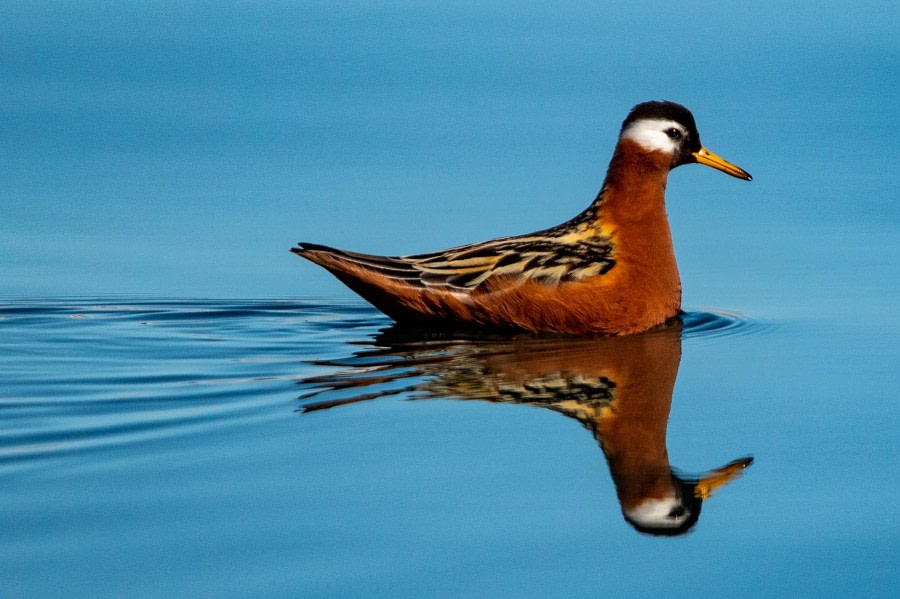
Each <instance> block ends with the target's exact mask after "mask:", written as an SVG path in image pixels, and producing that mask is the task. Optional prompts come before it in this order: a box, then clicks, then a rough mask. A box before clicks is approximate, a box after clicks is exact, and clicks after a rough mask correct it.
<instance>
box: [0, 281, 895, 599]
mask: <svg viewBox="0 0 900 599" xmlns="http://www.w3.org/2000/svg"><path fill="white" fill-rule="evenodd" d="M810 326H811V325H809V324H807V323H804V322H795V321H777V320H765V319H760V318H756V317H752V316H747V315H741V314H736V313H733V312H729V311H723V310H718V311H717V310H703V311H690V312H688V313H687V314H686V315H685V317H684V324H683V330H682V326H680V325H673V326H670V327H667V328H665V329H663V330H660V331H655V332H652V333H649V334H646V335H639V336H634V337H627V338H623V339H604V338H600V339H577V338H567V337H534V336H527V335H526V336H513V337H485V336H479V337H472V336H468V337H465V336H459V335H447V334H434V333H426V334H423V333H422V332H421V331H410V330H407V329H402V328H398V327H396V326H392V325H391V324H390V321H389V320H388V319H386V318H384V317H383V316H381V315H380V314H378V313H377V312H376V311H374V310H373V309H372V308H370V307H368V306H366V305H365V304H363V303H361V302H356V301H350V302H347V301H336V300H330V299H329V300H317V299H309V300H244V301H220V300H183V299H177V300H158V299H141V298H122V297H118V298H116V297H113V298H90V299H84V298H76V299H59V300H53V301H47V300H43V301H33V300H9V301H5V302H3V304H2V308H0V367H2V370H3V372H4V373H5V380H4V383H3V386H2V395H0V409H2V411H3V415H4V418H3V419H2V428H0V482H2V485H3V488H4V492H3V494H2V496H0V520H2V530H3V540H2V548H3V551H2V559H0V576H2V579H3V580H4V581H6V582H5V584H6V585H7V588H8V589H10V592H11V593H12V594H14V595H15V594H29V595H46V594H53V595H58V594H67V595H72V596H117V595H118V596H121V595H123V594H133V593H140V594H144V595H169V594H172V593H175V592H177V593H202V594H215V595H221V596H239V595H247V594H254V595H297V594H300V595H305V596H337V595H354V596H364V595H371V594H389V595H399V596H421V595H423V594H438V595H459V594H472V595H491V594H497V593H500V594H504V595H516V596H519V595H524V596H545V595H548V594H550V595H570V596H571V595H575V596H594V595H596V594H597V592H598V589H604V590H605V592H612V593H622V592H628V593H630V592H637V593H641V594H643V593H662V592H666V591H669V592H671V591H672V590H675V591H678V592H684V593H687V592H691V590H692V589H695V588H696V586H697V585H700V584H703V585H709V584H711V581H715V584H716V585H717V588H720V589H722V591H723V592H725V591H728V592H730V593H732V594H736V595H751V594H753V593H754V592H755V591H756V590H758V586H756V583H755V582H754V581H760V580H764V581H766V584H767V585H769V587H770V588H771V589H772V590H774V591H776V592H778V593H779V594H787V593H794V592H801V593H809V592H817V593H819V594H826V595H828V594H842V593H838V592H837V591H838V590H841V589H843V590H844V591H846V590H847V589H852V590H853V591H854V592H862V593H870V594H885V595H887V594H890V592H892V591H895V590H896V589H897V584H896V580H895V577H894V576H893V575H892V574H890V572H891V569H892V565H891V564H893V562H894V561H895V560H894V558H895V557H896V555H897V549H898V539H900V519H898V517H897V516H896V510H895V509H894V505H895V501H894V498H895V495H896V490H897V489H896V485H895V483H894V482H893V478H892V477H891V475H890V472H892V471H893V469H895V468H896V466H897V460H898V454H897V446H896V438H895V431H896V424H897V415H898V410H897V408H896V406H895V404H893V403H890V402H885V397H884V391H885V390H886V387H885V385H886V384H887V381H891V380H895V379H893V378H892V377H893V376H894V374H893V366H891V365H890V364H891V363H890V362H889V361H888V360H887V359H886V358H887V356H888V355H891V352H893V345H892V344H890V343H887V342H886V341H885V342H883V343H880V342H878V341H877V340H874V341H873V339H871V338H865V337H862V336H856V335H848V334H847V332H846V330H844V329H842V328H840V327H829V326H828V324H827V323H824V322H817V323H815V325H814V327H815V332H816V337H815V343H814V344H813V345H810V339H811V337H810ZM813 347H814V351H813ZM749 456H753V458H754V462H753V463H752V465H749V460H747V459H746V458H748V457H749ZM743 466H747V467H746V468H742V467H743ZM719 468H723V469H721V470H719V471H716V469H719ZM710 491H712V493H711V496H709V492H710ZM651 495H652V496H653V497H656V498H657V499H659V498H663V499H665V498H668V500H671V501H672V502H671V503H666V504H665V507H666V513H665V514H663V518H662V520H663V522H662V524H661V526H660V525H659V521H658V520H659V518H657V519H656V520H654V521H653V522H651V524H653V525H651V526H648V518H651V517H652V516H653V514H654V513H655V512H653V510H649V511H648V509H644V510H643V511H641V510H640V509H638V508H640V507H641V505H643V507H644V508H647V505H646V502H645V500H646V499H647V497H648V496H651ZM659 505H661V504H659V503H653V504H651V506H650V507H659ZM700 507H702V511H701V510H700ZM670 513H673V514H674V515H673V516H671V517H669V515H670ZM657 515H658V514H657ZM694 516H696V517H694ZM651 519H652V518H651ZM689 519H690V520H691V521H690V522H687V520H689ZM654 523H655V524H654ZM660 527H662V528H663V529H668V530H663V531H662V532H669V533H672V532H685V534H683V535H681V536H671V535H660V534H650V533H651V532H654V533H659V532H661V531H660V530H659V528H660ZM653 528H655V529H656V530H650V529H653ZM676 529H677V530H676ZM682 529H683V530H682Z"/></svg>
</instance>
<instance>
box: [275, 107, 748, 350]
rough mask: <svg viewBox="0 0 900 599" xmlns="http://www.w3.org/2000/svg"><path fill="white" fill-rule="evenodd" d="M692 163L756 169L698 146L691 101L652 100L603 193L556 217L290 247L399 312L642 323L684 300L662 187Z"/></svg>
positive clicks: (489, 320) (567, 325)
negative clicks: (369, 248)
mask: <svg viewBox="0 0 900 599" xmlns="http://www.w3.org/2000/svg"><path fill="white" fill-rule="evenodd" d="M660 135H661V136H662V137H660ZM687 162H703V163H706V164H709V165H711V166H714V167H715V168H718V169H720V170H723V171H725V172H727V173H729V174H732V175H734V176H738V177H742V178H746V179H749V175H747V174H746V173H745V172H744V171H742V170H741V169H739V168H737V167H735V166H733V165H731V164H729V163H727V162H725V161H724V160H722V159H721V158H718V157H716V156H715V155H713V154H711V153H709V152H708V151H706V150H705V149H703V148H702V147H701V146H700V142H699V134H697V132H696V126H695V125H694V120H693V117H692V116H691V114H690V112H689V111H687V109H686V108H684V107H682V106H680V105H678V104H673V103H670V102H647V103H644V104H639V105H638V106H636V107H635V108H634V109H633V110H632V111H631V113H630V114H629V116H628V118H627V119H626V120H625V123H624V124H623V127H622V133H621V134H620V137H619V142H618V144H617V145H616V149H615V152H614V154H613V158H612V161H611V162H610V166H609V170H608V172H607V175H606V180H605V181H604V183H603V186H602V188H601V190H600V193H599V194H598V196H597V198H596V199H595V200H594V202H593V203H591V205H590V206H588V208H587V209H586V210H585V211H584V212H582V213H581V214H579V215H578V216H576V217H575V218H573V219H572V220H569V221H567V222H565V223H563V224H561V225H559V226H556V227H553V228H550V229H545V230H543V231H538V232H535V233H531V234H529V235H520V236H515V237H503V238H499V239H494V240H491V241H486V242H482V243H474V244H470V245H465V246H460V247H456V248H452V249H449V250H445V251H442V252H435V253H431V254H420V255H412V256H400V257H387V256H373V255H368V254H358V253H355V252H348V251H343V250H338V249H334V248H330V247H326V246H321V245H317V244H310V243H301V244H300V246H299V247H297V248H293V249H292V251H293V252H294V253H296V254H298V255H300V256H302V257H304V258H307V259H308V260H311V261H312V262H315V263H316V264H319V265H320V266H323V267H324V268H326V269H327V270H329V271H330V272H331V273H332V274H334V275H335V276H336V277H337V278H338V279H340V280H341V281H342V282H344V283H345V284H346V285H347V286H348V287H350V288H351V289H352V290H353V291H355V292H356V293H358V294H359V295H361V296H362V297H363V298H365V299H366V300H368V301H369V302H370V303H372V304H373V305H374V306H375V307H376V308H378V309H379V310H381V311H382V312H384V313H385V314H387V315H388V316H390V317H391V318H393V319H394V320H396V321H398V322H412V323H423V324H432V325H438V326H476V327H484V328H493V329H515V330H524V331H532V332H558V333H576V334H585V333H598V334H628V333H636V332H640V331H643V330H647V329H649V328H652V327H654V326H656V325H659V324H662V323H664V322H665V321H666V320H668V319H670V318H672V317H674V316H675V315H676V314H677V313H678V311H679V309H680V307H681V281H680V278H679V275H678V267H677V264H676V261H675V253H674V249H673V245H672V236H671V233H670V231H669V223H668V218H667V216H666V207H665V189H666V180H667V177H668V173H669V170H671V169H672V168H674V167H675V166H678V165H679V164H684V163H687Z"/></svg>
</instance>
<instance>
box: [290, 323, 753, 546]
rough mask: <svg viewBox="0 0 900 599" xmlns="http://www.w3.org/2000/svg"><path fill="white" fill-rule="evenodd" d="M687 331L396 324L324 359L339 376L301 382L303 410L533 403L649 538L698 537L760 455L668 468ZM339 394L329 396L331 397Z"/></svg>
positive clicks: (673, 328)
mask: <svg viewBox="0 0 900 599" xmlns="http://www.w3.org/2000/svg"><path fill="white" fill-rule="evenodd" d="M681 336H682V323H681V322H680V321H677V322H674V323H672V324H670V325H668V326H666V327H665V328H662V329H659V330H656V331H652V332H649V333H644V334H641V335H632V336H626V337H607V338H590V339H574V338H560V337H556V338H547V337H544V338H540V337H533V336H520V337H513V338H510V337H506V338H479V337H460V336H454V337H449V336H445V335H441V334H438V333H427V332H421V331H415V330H410V329H405V328H400V327H398V326H394V327H391V328H389V329H387V330H385V331H383V332H382V333H381V334H379V335H378V336H377V337H376V340H375V348H374V349H367V350H364V351H361V352H359V353H357V354H355V355H354V356H353V357H352V358H348V359H346V360H338V361H330V362H319V363H318V364H320V365H328V366H331V367H333V368H334V367H337V368H339V370H338V371H337V372H336V373H334V374H329V375H325V376H316V377H309V378H306V379H304V380H302V381H300V384H301V385H302V386H303V387H305V393H304V394H303V395H302V396H301V400H302V401H303V406H302V408H301V412H304V413H308V412H314V411H317V410H323V409H328V408H332V407H335V406H339V405H346V404H349V403H354V402H359V401H365V400H370V399H376V398H379V397H384V396H387V395H396V394H404V395H405V396H407V397H410V398H413V399H428V398H448V399H456V400H481V401H490V402H498V403H511V404H526V405H529V406H534V407H540V408H547V409H550V410H554V411H556V412H559V413H561V414H565V415H566V416H569V417H570V418H574V419H576V420H578V421H579V422H580V423H581V424H583V425H584V427H585V428H587V429H588V430H589V431H591V433H592V434H593V435H594V438H595V439H596V440H597V441H598V442H599V444H600V447H601V448H602V450H603V453H604V455H605V456H606V460H607V462H608V464H609V470H610V473H611V475H612V478H613V481H614V483H615V487H616V493H617V495H618V498H619V503H620V505H621V508H622V514H623V515H624V517H625V520H626V521H628V522H629V523H630V524H631V525H632V526H634V528H635V529H637V530H638V531H640V532H644V533H650V534H658V535H678V534H683V533H685V532H687V531H689V530H690V529H691V528H692V527H693V526H694V524H696V522H697V519H698V518H699V516H700V508H701V506H702V504H703V501H704V500H705V499H707V498H708V497H709V496H710V494H711V493H712V492H713V490H715V489H716V488H718V487H721V486H723V485H725V484H727V483H729V482H730V481H732V480H734V479H735V478H737V477H738V476H739V475H740V473H741V472H742V471H743V469H744V468H746V467H747V466H749V465H750V463H751V462H752V458H741V459H737V460H734V461H732V462H729V463H728V464H726V465H725V466H722V467H721V468H717V469H715V470H713V471H711V472H708V473H706V474H704V475H702V476H686V475H684V474H680V473H678V472H677V471H676V470H674V469H673V468H672V467H671V465H670V464H669V455H668V451H667V449H666V425H667V422H668V418H669V411H670V408H671V404H672V391H673V388H674V386H675V378H676V376H677V374H678V365H679V362H680V359H681ZM329 397H330V399H329Z"/></svg>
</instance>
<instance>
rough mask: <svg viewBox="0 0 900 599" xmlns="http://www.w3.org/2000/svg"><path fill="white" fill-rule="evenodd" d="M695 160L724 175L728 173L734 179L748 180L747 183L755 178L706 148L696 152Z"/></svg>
mask: <svg viewBox="0 0 900 599" xmlns="http://www.w3.org/2000/svg"><path fill="white" fill-rule="evenodd" d="M694 158H695V159H696V160H697V162H699V163H700V164H705V165H706V166H711V167H713V168H714V169H716V170H720V171H722V172H723V173H728V174H729V175H731V176H732V177H737V178H738V179H746V180H747V181H752V180H753V177H751V176H750V173H748V172H747V171H745V170H744V169H742V168H741V167H739V166H735V165H733V164H731V163H730V162H728V161H727V160H725V159H724V158H722V157H721V156H716V155H715V154H713V153H712V152H710V151H709V150H707V149H706V148H700V150H699V151H697V152H694Z"/></svg>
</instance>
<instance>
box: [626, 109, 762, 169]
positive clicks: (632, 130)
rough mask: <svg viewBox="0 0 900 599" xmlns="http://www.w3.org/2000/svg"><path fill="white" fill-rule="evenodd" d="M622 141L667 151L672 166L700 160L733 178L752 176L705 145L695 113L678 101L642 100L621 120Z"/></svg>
mask: <svg viewBox="0 0 900 599" xmlns="http://www.w3.org/2000/svg"><path fill="white" fill-rule="evenodd" d="M619 140H620V141H624V140H629V141H632V142H634V143H636V144H638V145H639V146H641V147H642V148H644V149H645V150H647V151H650V152H659V153H662V154H665V155H666V156H668V157H669V158H670V159H671V168H675V167H676V166H680V165H682V164H691V163H694V162H697V163H700V164H705V165H707V166H711V167H713V168H714V169H717V170H720V171H722V172H723V173H727V174H729V175H731V176H732V177H737V178H739V179H745V180H747V181H750V180H751V179H752V177H750V174H749V173H747V172H746V171H745V170H743V169H742V168H739V167H737V166H735V165H733V164H731V163H730V162H728V161H727V160H725V159H724V158H721V157H719V156H716V155H715V154H713V153H712V152H710V151H709V150H707V149H706V148H704V147H703V146H702V145H701V143H700V133H699V132H698V131H697V124H696V123H695V122H694V115H692V114H691V111H690V110H688V109H687V108H685V107H684V106H682V105H681V104H676V103H675V102H662V101H655V102H643V103H642V104H638V105H637V106H635V107H634V108H632V109H631V112H629V113H628V116H627V117H626V118H625V122H623V123H622V132H621V133H620V134H619Z"/></svg>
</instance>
